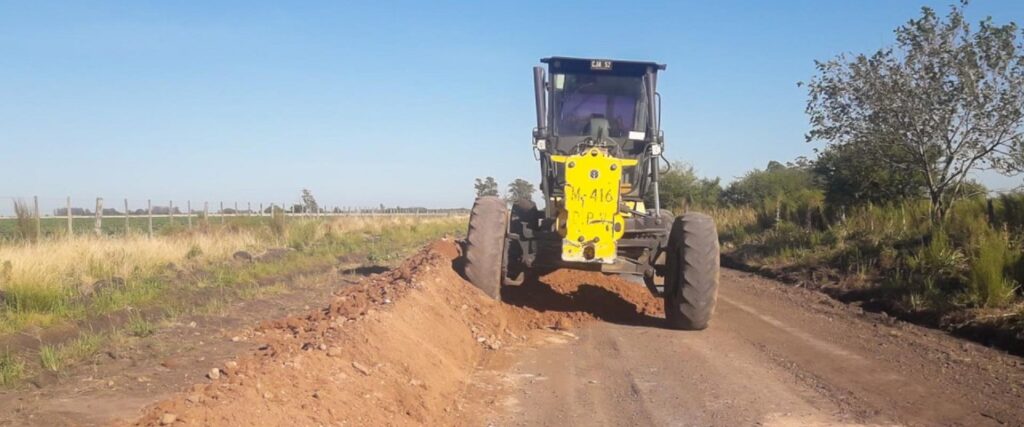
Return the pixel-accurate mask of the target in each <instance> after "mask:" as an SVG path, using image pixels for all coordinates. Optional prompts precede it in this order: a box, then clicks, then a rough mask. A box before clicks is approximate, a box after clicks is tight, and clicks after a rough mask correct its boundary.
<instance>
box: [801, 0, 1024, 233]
mask: <svg viewBox="0 0 1024 427" xmlns="http://www.w3.org/2000/svg"><path fill="white" fill-rule="evenodd" d="M965 6H966V2H963V3H961V5H960V6H953V7H952V8H951V10H950V12H949V14H948V15H946V17H945V19H942V18H940V17H938V16H937V15H936V14H935V11H933V10H932V9H929V8H927V7H926V8H922V15H921V17H920V18H918V19H912V20H910V21H909V22H907V23H906V24H905V25H903V26H901V27H899V28H897V29H896V31H895V32H896V47H895V48H884V49H881V50H878V51H877V52H875V53H873V54H871V55H864V54H861V55H857V56H856V57H854V58H852V59H848V58H847V57H846V56H843V55H841V56H838V57H836V58H834V59H832V60H829V61H826V62H816V66H817V69H818V75H817V76H816V77H814V78H813V79H812V80H811V81H810V83H809V84H808V92H809V98H808V102H807V110H806V111H807V113H808V115H809V116H810V123H811V130H810V132H809V133H808V134H807V140H808V141H813V140H821V141H826V142H827V143H829V144H830V145H832V146H846V145H857V146H859V149H863V150H864V152H865V153H870V154H871V159H870V160H871V161H873V162H877V163H878V164H882V165H885V166H886V167H888V168H890V169H891V170H892V171H894V173H897V174H902V173H910V174H914V175H916V176H918V177H919V179H921V181H923V183H924V187H925V189H926V192H927V195H928V197H929V200H930V201H931V206H932V219H933V220H934V221H938V220H940V219H941V218H942V217H943V216H944V215H945V214H946V211H947V210H948V208H949V203H950V202H951V200H952V198H951V197H950V195H956V194H960V193H961V191H960V187H962V186H963V185H964V183H965V182H966V180H967V179H968V176H969V174H970V173H971V172H972V171H975V170H977V169H980V168H994V169H996V170H999V171H1001V172H1003V173H1008V174H1009V173H1016V172H1019V171H1020V170H1021V169H1022V162H1021V160H1022V159H1024V155H1022V154H1021V153H1022V150H1021V148H1022V147H1021V145H1022V143H1024V131H1022V124H1024V54H1022V52H1024V45H1022V43H1021V42H1020V41H1019V40H1018V39H1017V25H1016V24H1014V23H1009V24H1006V25H995V24H993V23H992V20H991V18H988V19H985V20H984V21H981V23H980V24H979V27H978V30H977V31H972V30H971V28H970V25H969V24H967V22H966V21H965V20H964V16H963V10H964V7H965ZM893 154H896V155H893Z"/></svg>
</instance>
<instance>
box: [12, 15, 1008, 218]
mask: <svg viewBox="0 0 1024 427" xmlns="http://www.w3.org/2000/svg"><path fill="white" fill-rule="evenodd" d="M481 3H484V2H481ZM949 3H950V2H949V1H940V2H935V1H928V2H925V3H922V2H921V1H890V0H876V1H856V2H838V1H836V2H824V1H810V0H808V1H785V2H783V1H774V2H753V1H751V2H695V1H694V2H625V1H621V0H619V1H612V2H603V1H581V2H573V1H557V2H532V3H529V2H515V3H504V4H498V3H486V4H474V3H471V2H407V3H406V2H388V1H384V2H350V3H344V2H323V3H317V2H268V3H260V2H252V1H245V2H205V1H204V2H191V3H186V2H137V1H131V2H64V3H58V2H45V1H38V2H0V156H3V159H2V162H0V198H3V197H11V196H31V195H39V196H40V197H42V199H43V200H44V205H56V204H58V203H63V202H62V201H63V198H64V197H65V196H66V195H72V196H75V198H76V204H81V205H88V204H90V203H91V202H86V201H88V200H91V199H92V198H94V197H96V196H103V197H105V198H107V199H108V200H120V199H121V198H125V197H127V198H130V199H132V203H133V204H135V203H144V200H145V199H147V198H152V199H155V200H172V199H173V200H176V201H179V203H181V202H183V201H184V200H186V199H191V200H193V203H197V202H199V201H202V200H208V201H210V202H216V201H220V200H223V201H226V202H228V203H229V204H230V203H233V202H236V201H237V202H240V203H242V204H244V203H245V202H247V201H252V202H257V203H258V202H270V201H281V200H289V201H290V200H295V199H297V198H298V194H299V190H300V189H301V188H310V189H312V190H313V192H314V194H315V195H316V196H317V197H318V199H319V200H320V201H321V203H322V204H329V205H332V206H333V205H376V204H378V203H384V204H386V205H389V206H391V205H402V206H413V205H418V206H434V207H440V206H466V205H469V204H470V203H472V198H473V193H472V181H473V178H474V177H481V176H487V175H491V176H494V177H495V178H497V179H498V181H499V182H500V183H501V184H502V185H504V184H506V183H507V182H509V181H510V180H512V179H514V178H516V177H524V178H526V179H528V180H531V181H535V180H536V178H537V175H538V171H537V165H536V163H535V161H534V159H533V156H532V153H531V150H530V141H531V140H530V130H531V128H532V127H533V114H534V112H533V102H532V96H533V94H532V87H531V84H532V83H531V79H532V77H531V71H530V68H531V67H532V66H533V65H535V64H537V61H538V59H539V58H541V57H545V56H551V55H565V56H583V57H601V58H618V59H641V60H655V61H658V62H662V63H666V64H668V69H667V71H666V72H665V73H664V74H663V75H662V77H661V78H660V79H659V84H660V87H659V89H660V92H661V93H662V96H663V99H664V104H663V108H664V112H663V114H664V117H663V128H664V130H665V132H666V136H667V140H668V147H667V153H668V156H669V158H670V159H673V160H681V161H686V162H689V163H691V164H693V165H694V166H695V167H696V168H697V170H698V172H699V173H701V174H705V175H711V176H720V177H722V178H723V180H725V181H729V180H732V179H733V178H734V177H736V176H739V175H741V174H742V173H743V172H745V171H747V170H749V169H751V168H754V167H764V165H765V164H766V163H767V162H768V161H769V160H783V161H785V160H790V159H792V158H794V157H796V156H799V155H810V154H811V150H812V148H813V147H814V146H813V145H810V144H807V143H805V142H804V139H803V135H804V133H805V132H806V131H807V119H806V117H805V115H804V113H803V110H804V105H805V100H806V93H805V91H804V90H803V89H800V88H798V87H797V86H796V82H798V81H801V80H806V79H809V78H810V77H811V76H812V75H813V73H814V69H813V61H814V60H815V59H827V58H830V57H832V56H834V55H836V54H838V53H841V52H865V51H870V50H874V49H877V48H879V47H882V46H884V45H887V44H890V43H891V42H892V40H893V35H892V30H893V29H894V28H895V27H896V26H898V25H900V24H901V23H903V22H905V21H906V20H908V19H910V18H912V17H915V16H917V15H918V13H919V9H920V7H921V6H922V5H923V4H928V5H931V6H933V7H936V8H938V9H941V10H943V11H944V10H945V9H946V7H947V5H948V4H949ZM968 14H969V17H970V18H971V19H972V20H973V21H976V20H978V19H981V18H982V17H984V16H986V15H992V16H993V17H994V18H995V19H996V21H997V22H1005V21H1009V20H1014V21H1017V22H1018V23H1022V24H1024V2H1021V1H1015V0H1005V1H995V0H977V1H975V2H973V4H971V6H970V8H969V9H968ZM987 180H988V181H989V182H990V183H991V184H992V185H993V186H996V187H1007V186H1012V185H1016V184H1017V183H1018V182H1019V181H1020V179H1019V178H1017V179H995V178H991V179H989V178H987ZM0 200H2V199H0ZM78 200H82V202H78ZM7 204H9V203H7V202H3V205H7ZM5 209H8V207H6V206H4V207H0V211H2V210H5Z"/></svg>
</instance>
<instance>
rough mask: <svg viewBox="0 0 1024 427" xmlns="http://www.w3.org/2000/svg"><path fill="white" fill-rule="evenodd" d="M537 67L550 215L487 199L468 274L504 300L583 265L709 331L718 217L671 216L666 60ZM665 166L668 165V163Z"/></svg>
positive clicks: (674, 318) (556, 61) (473, 223)
mask: <svg viewBox="0 0 1024 427" xmlns="http://www.w3.org/2000/svg"><path fill="white" fill-rule="evenodd" d="M541 62H542V63H544V64H546V65H547V70H545V69H544V67H541V66H537V67H534V69H533V77H534V95H535V99H536V109H537V126H536V128H534V130H533V149H534V150H535V152H536V154H537V157H538V159H539V161H540V172H541V177H540V178H541V179H540V189H541V191H542V192H543V197H544V203H545V206H544V208H543V209H542V210H541V209H538V208H537V207H536V205H535V204H534V203H532V202H530V201H523V200H520V201H516V202H515V203H513V205H512V206H511V207H509V206H508V204H507V203H506V201H505V200H502V199H500V198H498V197H491V196H485V197H480V198H477V200H476V201H475V203H474V205H473V210H472V212H471V214H470V223H469V230H468V233H467V236H466V242H465V246H464V249H465V251H464V257H465V258H464V263H463V265H464V275H465V276H466V278H467V279H469V281H470V282H472V283H473V285H474V286H476V287H478V288H480V289H481V290H482V291H484V292H485V293H486V294H488V295H490V296H491V297H493V298H496V299H500V298H501V289H502V287H503V286H515V285H518V284H521V283H522V282H523V280H524V277H525V276H526V275H531V274H532V275H539V274H543V273H545V272H548V271H552V270H554V269H558V268H575V269H583V270H594V271H600V272H603V273H607V274H619V275H625V276H628V277H632V278H636V279H637V280H636V281H638V282H642V283H644V284H645V285H646V286H647V288H648V289H650V291H651V292H652V293H654V294H655V295H657V296H659V297H663V298H664V300H665V314H666V320H667V322H668V324H669V326H670V327H673V328H677V329H692V330H698V329H704V328H706V327H707V325H708V322H709V321H710V319H711V315H712V313H713V312H714V308H715V302H716V299H717V293H718V281H719V279H718V276H719V245H718V234H717V231H716V230H715V224H714V221H713V220H712V219H711V218H710V217H709V216H707V215H704V214H700V213H695V212H688V213H685V214H682V215H680V216H674V215H673V214H672V213H670V212H669V211H667V210H665V209H662V207H661V205H660V204H661V203H660V200H659V198H658V175H659V172H660V168H661V167H662V165H661V164H660V160H661V159H662V153H663V152H664V146H665V142H664V135H663V133H662V131H661V128H660V119H661V117H660V116H661V109H660V104H661V97H660V95H659V94H658V92H657V81H658V73H659V72H660V71H664V70H665V65H663V64H657V63H654V62H636V61H616V60H605V59H581V58H566V57H551V58H545V59H542V60H541ZM664 166H666V167H667V166H668V164H667V163H666V164H665V165H664Z"/></svg>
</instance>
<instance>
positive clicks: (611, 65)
mask: <svg viewBox="0 0 1024 427" xmlns="http://www.w3.org/2000/svg"><path fill="white" fill-rule="evenodd" d="M540 62H542V63H544V64H548V72H550V73H571V74H611V75H616V76H642V75H644V74H646V73H647V71H648V70H650V71H651V72H654V73H657V72H658V71H659V70H664V69H665V64H659V63H657V62H646V61H620V60H616V59H595V58H571V57H565V56H552V57H550V58H542V59H541V60H540Z"/></svg>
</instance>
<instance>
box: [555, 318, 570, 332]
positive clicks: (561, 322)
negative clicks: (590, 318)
mask: <svg viewBox="0 0 1024 427" xmlns="http://www.w3.org/2000/svg"><path fill="white" fill-rule="evenodd" d="M554 329H555V330H556V331H568V330H570V329H572V321H571V320H569V319H566V318H564V317H559V318H558V320H556V321H555V326H554Z"/></svg>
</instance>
